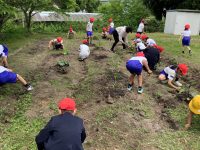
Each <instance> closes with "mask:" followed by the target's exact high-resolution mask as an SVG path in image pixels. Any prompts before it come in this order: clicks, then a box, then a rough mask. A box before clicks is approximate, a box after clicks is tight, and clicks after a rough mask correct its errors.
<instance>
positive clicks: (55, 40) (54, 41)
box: [52, 39, 63, 45]
mask: <svg viewBox="0 0 200 150" xmlns="http://www.w3.org/2000/svg"><path fill="white" fill-rule="evenodd" d="M52 42H53V43H56V45H63V40H62V41H61V42H60V43H58V42H57V39H54V40H52Z"/></svg>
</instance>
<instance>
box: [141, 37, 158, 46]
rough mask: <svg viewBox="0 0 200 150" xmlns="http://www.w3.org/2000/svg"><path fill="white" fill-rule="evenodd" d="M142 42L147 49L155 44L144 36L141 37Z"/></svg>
mask: <svg viewBox="0 0 200 150" xmlns="http://www.w3.org/2000/svg"><path fill="white" fill-rule="evenodd" d="M142 41H143V42H144V44H145V45H146V48H147V47H152V46H153V45H156V42H155V41H154V40H153V39H150V38H148V37H147V36H146V35H143V36H142Z"/></svg>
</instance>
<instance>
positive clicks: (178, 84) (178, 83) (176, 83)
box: [174, 81, 182, 87]
mask: <svg viewBox="0 0 200 150" xmlns="http://www.w3.org/2000/svg"><path fill="white" fill-rule="evenodd" d="M174 85H176V86H179V87H180V86H182V84H181V83H180V82H178V81H175V82H174Z"/></svg>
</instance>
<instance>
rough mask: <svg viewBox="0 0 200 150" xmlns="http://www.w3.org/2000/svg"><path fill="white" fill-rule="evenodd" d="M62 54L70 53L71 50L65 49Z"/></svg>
mask: <svg viewBox="0 0 200 150" xmlns="http://www.w3.org/2000/svg"><path fill="white" fill-rule="evenodd" d="M62 54H63V55H67V54H70V50H68V49H63V52H62Z"/></svg>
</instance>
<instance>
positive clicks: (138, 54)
mask: <svg viewBox="0 0 200 150" xmlns="http://www.w3.org/2000/svg"><path fill="white" fill-rule="evenodd" d="M136 56H137V57H145V56H144V54H143V53H142V52H139V53H137V54H136Z"/></svg>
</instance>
